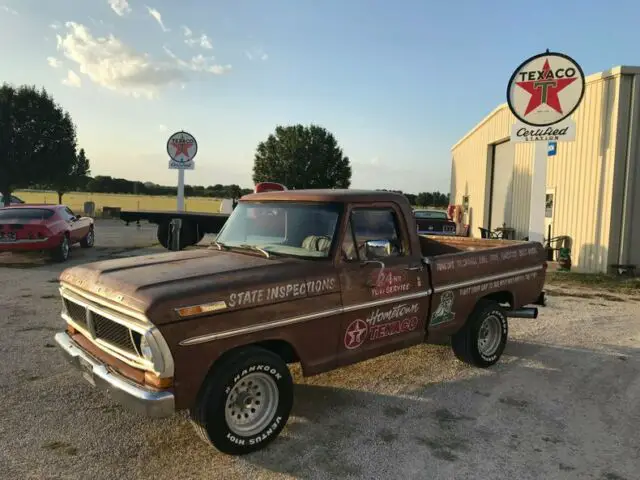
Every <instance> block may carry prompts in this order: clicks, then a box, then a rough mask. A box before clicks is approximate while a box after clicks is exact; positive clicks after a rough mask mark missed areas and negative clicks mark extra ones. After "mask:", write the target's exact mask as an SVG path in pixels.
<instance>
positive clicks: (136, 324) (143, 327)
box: [60, 288, 150, 335]
mask: <svg viewBox="0 0 640 480" xmlns="http://www.w3.org/2000/svg"><path fill="white" fill-rule="evenodd" d="M60 295H61V296H62V297H63V298H66V299H68V300H71V301H72V302H75V303H77V304H78V305H80V306H81V307H84V308H87V309H89V310H91V311H93V312H94V313H97V314H98V315H102V316H103V317H105V318H108V319H109V320H111V321H113V322H115V323H118V324H120V325H122V326H124V327H127V328H130V329H131V330H135V331H136V332H138V333H139V334H141V335H144V334H145V332H147V331H148V330H149V327H150V323H149V322H148V321H147V322H145V323H144V324H142V323H141V322H140V321H138V320H137V319H136V318H135V317H131V316H128V315H126V314H123V315H125V316H124V317H119V316H117V315H115V314H114V312H109V311H108V310H104V308H109V307H107V306H106V305H102V306H101V305H97V304H95V303H93V302H91V301H87V300H88V299H87V298H83V296H82V295H78V294H75V292H68V291H66V290H65V288H60ZM127 317H129V318H127Z"/></svg>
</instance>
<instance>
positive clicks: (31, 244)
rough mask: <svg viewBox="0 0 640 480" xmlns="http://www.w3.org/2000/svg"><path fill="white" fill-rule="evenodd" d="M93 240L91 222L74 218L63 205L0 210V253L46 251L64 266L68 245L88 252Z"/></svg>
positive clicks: (77, 216) (85, 218)
mask: <svg viewBox="0 0 640 480" xmlns="http://www.w3.org/2000/svg"><path fill="white" fill-rule="evenodd" d="M94 240H95V233H94V228H93V219H92V218H90V217H82V216H80V215H75V214H74V213H73V212H72V211H71V210H70V209H69V208H68V207H65V206H64V205H31V204H24V205H15V206H10V207H5V208H0V252H27V251H36V250H46V251H48V252H49V253H50V254H51V256H52V257H53V258H54V259H55V260H58V261H62V262H64V261H65V260H67V258H69V251H70V250H71V245H73V244H76V243H80V246H81V247H83V248H90V247H93V242H94Z"/></svg>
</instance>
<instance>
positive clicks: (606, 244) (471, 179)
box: [451, 66, 640, 273]
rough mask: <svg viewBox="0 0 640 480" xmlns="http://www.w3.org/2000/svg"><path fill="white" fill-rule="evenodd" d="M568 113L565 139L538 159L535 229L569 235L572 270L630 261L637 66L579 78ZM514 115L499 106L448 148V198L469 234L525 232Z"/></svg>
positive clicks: (635, 215) (636, 214) (639, 246)
mask: <svg viewBox="0 0 640 480" xmlns="http://www.w3.org/2000/svg"><path fill="white" fill-rule="evenodd" d="M571 118H573V119H574V121H575V122H576V139H575V141H573V142H558V145H557V152H556V155H555V156H550V157H548V163H547V192H546V193H547V195H546V207H547V208H546V214H545V215H546V219H545V221H546V227H547V229H545V232H548V228H549V226H550V227H551V237H552V238H553V237H557V236H561V235H567V236H569V237H570V239H571V257H572V263H573V270H576V271H582V272H593V273H595V272H603V273H604V272H608V271H612V270H613V269H612V267H611V265H621V264H625V265H628V264H635V265H639V264H640V159H639V157H640V130H639V129H640V67H625V66H622V67H616V68H613V69H611V70H609V71H605V72H600V73H596V74H594V75H590V76H588V77H587V78H586V89H585V94H584V98H583V101H582V103H581V104H580V106H579V107H578V109H577V110H576V111H575V112H574V113H573V115H572V116H571ZM514 122H515V117H514V116H513V115H512V113H511V112H510V111H509V108H508V106H507V104H506V103H505V104H503V105H501V106H499V107H497V108H496V109H495V110H494V111H493V112H491V113H490V114H489V115H488V116H487V117H486V118H485V119H484V120H482V121H481V122H480V123H479V124H478V125H476V126H475V127H474V128H473V129H472V130H471V131H470V132H469V133H467V134H466V135H465V136H464V137H463V138H462V139H461V140H460V141H459V142H458V143H456V144H455V145H454V146H453V148H452V165H451V199H452V203H456V204H463V205H465V204H466V203H467V204H468V209H467V212H466V216H467V217H466V221H467V223H469V225H470V227H469V228H470V235H471V236H474V237H479V236H480V227H482V228H487V229H490V230H495V228H497V227H501V226H503V225H505V226H506V227H508V228H513V229H514V230H515V238H516V239H523V238H525V237H526V236H527V235H528V227H529V202H530V189H531V188H530V187H531V167H532V162H533V145H532V144H526V143H511V142H510V141H509V138H510V135H511V126H512V124H513V123H514ZM545 236H546V233H545Z"/></svg>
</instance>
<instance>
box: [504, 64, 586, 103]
mask: <svg viewBox="0 0 640 480" xmlns="http://www.w3.org/2000/svg"><path fill="white" fill-rule="evenodd" d="M536 73H538V72H536ZM538 77H541V78H538V79H537V80H532V81H529V82H516V85H518V86H519V87H520V88H522V89H523V90H525V91H526V92H527V93H530V94H531V98H530V99H529V105H527V110H526V111H525V112H524V114H525V115H529V113H531V112H532V111H533V110H535V109H536V108H538V107H539V106H540V105H542V104H543V103H544V104H545V105H548V106H549V107H550V108H553V109H554V110H555V111H556V112H558V113H562V106H561V105H560V99H558V93H559V92H560V91H562V90H563V89H564V88H566V87H568V86H569V85H571V84H572V83H573V82H575V81H576V77H573V78H554V77H553V72H552V71H551V67H550V66H549V60H546V61H545V62H544V67H542V72H540V73H539V74H538Z"/></svg>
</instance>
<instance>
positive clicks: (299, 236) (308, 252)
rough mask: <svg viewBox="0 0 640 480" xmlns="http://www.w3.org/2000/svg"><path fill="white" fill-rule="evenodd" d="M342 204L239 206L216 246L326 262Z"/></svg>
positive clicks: (246, 204)
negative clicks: (254, 249) (248, 249)
mask: <svg viewBox="0 0 640 480" xmlns="http://www.w3.org/2000/svg"><path fill="white" fill-rule="evenodd" d="M341 209H342V206H341V205H340V204H328V203H322V204H308V203H294V202H270V203H264V202H260V203H258V202H240V203H239V204H238V206H237V207H236V208H235V210H234V211H233V213H232V214H231V216H230V217H229V219H228V220H227V222H226V223H225V225H224V227H223V229H222V230H221V231H220V234H219V235H218V237H217V238H216V242H218V243H219V244H221V245H224V246H227V247H241V248H260V249H262V250H264V251H266V252H270V253H271V252H273V253H276V254H278V253H281V254H285V255H294V256H298V257H314V258H327V257H328V256H329V251H330V249H331V245H332V243H333V238H334V236H335V235H336V228H337V225H338V219H339V217H340V212H341Z"/></svg>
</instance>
